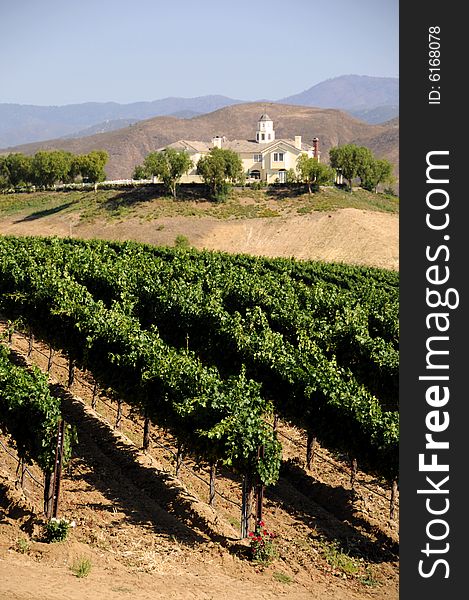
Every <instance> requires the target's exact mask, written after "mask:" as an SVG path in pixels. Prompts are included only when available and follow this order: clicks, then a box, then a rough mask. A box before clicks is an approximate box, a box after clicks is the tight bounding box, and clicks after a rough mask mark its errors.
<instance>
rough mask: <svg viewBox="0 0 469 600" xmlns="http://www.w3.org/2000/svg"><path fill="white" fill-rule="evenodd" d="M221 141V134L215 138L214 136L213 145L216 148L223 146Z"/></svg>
mask: <svg viewBox="0 0 469 600" xmlns="http://www.w3.org/2000/svg"><path fill="white" fill-rule="evenodd" d="M221 142H222V138H221V137H220V136H219V135H216V136H215V137H214V138H212V146H213V147H214V148H221Z"/></svg>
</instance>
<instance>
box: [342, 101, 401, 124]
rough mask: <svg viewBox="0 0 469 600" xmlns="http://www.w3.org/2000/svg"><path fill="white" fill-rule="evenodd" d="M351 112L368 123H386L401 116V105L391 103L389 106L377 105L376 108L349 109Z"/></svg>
mask: <svg viewBox="0 0 469 600" xmlns="http://www.w3.org/2000/svg"><path fill="white" fill-rule="evenodd" d="M347 112H348V113H349V114H351V115H352V116H353V117H356V118H357V119H361V120H362V121H365V122H366V123H371V124H377V123H386V121H390V120H391V119H394V118H396V117H397V116H399V106H397V105H395V104H390V105H388V106H375V107H374V108H360V109H356V110H353V109H352V110H347Z"/></svg>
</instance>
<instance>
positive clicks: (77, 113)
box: [0, 75, 399, 148]
mask: <svg viewBox="0 0 469 600" xmlns="http://www.w3.org/2000/svg"><path fill="white" fill-rule="evenodd" d="M244 102H245V101H244V100H236V99H234V98H228V97H226V96H217V95H215V96H199V97H197V98H175V97H169V98H163V99H160V100H154V101H152V102H134V103H131V104H118V103H117V102H103V103H99V102H86V103H84V104H68V105H66V106H33V105H22V104H0V148H7V147H9V146H17V145H19V144H24V143H28V142H35V141H41V140H48V139H53V138H60V137H82V136H85V135H93V134H95V133H104V132H106V131H113V130H115V129H116V128H120V127H127V126H128V125H129V124H130V123H135V122H137V121H141V120H145V119H149V118H152V117H156V116H169V115H173V116H175V117H177V118H180V119H192V118H193V117H196V116H200V115H202V114H207V113H211V112H213V111H215V110H218V109H220V108H224V107H226V106H232V105H234V104H241V103H244ZM258 102H259V103H261V102H262V103H264V104H265V103H267V104H268V103H269V102H271V101H269V100H258ZM277 102H278V103H280V104H290V105H291V104H294V105H298V106H311V107H320V108H339V109H342V110H345V111H347V112H349V113H350V114H352V115H353V116H355V117H357V118H359V119H361V120H364V121H366V122H368V123H373V124H376V123H381V122H383V121H387V120H389V119H391V118H392V117H394V116H396V115H397V114H398V108H397V107H398V103H399V80H398V79H397V78H390V77H368V76H365V75H343V76H341V77H335V78H334V79H328V80H327V81H323V82H322V83H318V84H317V85H315V86H313V87H311V88H309V89H308V90H305V91H304V92H301V94H295V95H294V96H288V97H287V98H283V99H282V100H278V101H277Z"/></svg>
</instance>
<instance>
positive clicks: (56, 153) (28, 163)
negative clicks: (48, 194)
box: [0, 150, 109, 189]
mask: <svg viewBox="0 0 469 600" xmlns="http://www.w3.org/2000/svg"><path fill="white" fill-rule="evenodd" d="M108 158H109V155H108V153H107V152H105V151H104V150H93V151H92V152H90V153H89V154H83V155H73V154H72V153H71V152H65V151H63V150H39V151H38V152H36V154H35V155H34V156H32V157H31V156H25V155H24V154H19V153H15V154H8V155H6V156H3V157H0V188H3V189H8V188H17V187H21V186H27V185H35V186H38V187H42V188H51V187H52V186H54V185H56V184H57V183H72V182H74V181H75V179H76V178H77V177H78V176H79V175H81V176H82V177H83V178H84V179H85V178H86V179H88V180H89V181H90V182H92V183H95V182H97V181H103V180H104V179H105V178H106V174H105V172H104V166H105V164H106V162H107V160H108Z"/></svg>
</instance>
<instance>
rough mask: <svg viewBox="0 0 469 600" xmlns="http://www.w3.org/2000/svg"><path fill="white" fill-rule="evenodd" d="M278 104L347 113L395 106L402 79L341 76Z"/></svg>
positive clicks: (397, 101) (327, 80) (284, 99)
mask: <svg viewBox="0 0 469 600" xmlns="http://www.w3.org/2000/svg"><path fill="white" fill-rule="evenodd" d="M279 102H282V103H285V104H299V105H301V106H319V107H324V108H326V107H328V108H341V109H345V110H351V109H365V108H366V109H368V110H369V109H370V108H372V107H373V108H374V107H378V106H388V105H394V106H396V105H397V104H398V103H399V79H397V78H395V77H368V76H367V75H342V76H340V77H334V78H332V79H326V81H322V82H321V83H318V84H317V85H314V86H313V87H311V88H309V89H307V90H305V91H303V92H301V93H300V94H295V95H293V96H288V97H286V98H283V99H282V100H279Z"/></svg>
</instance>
